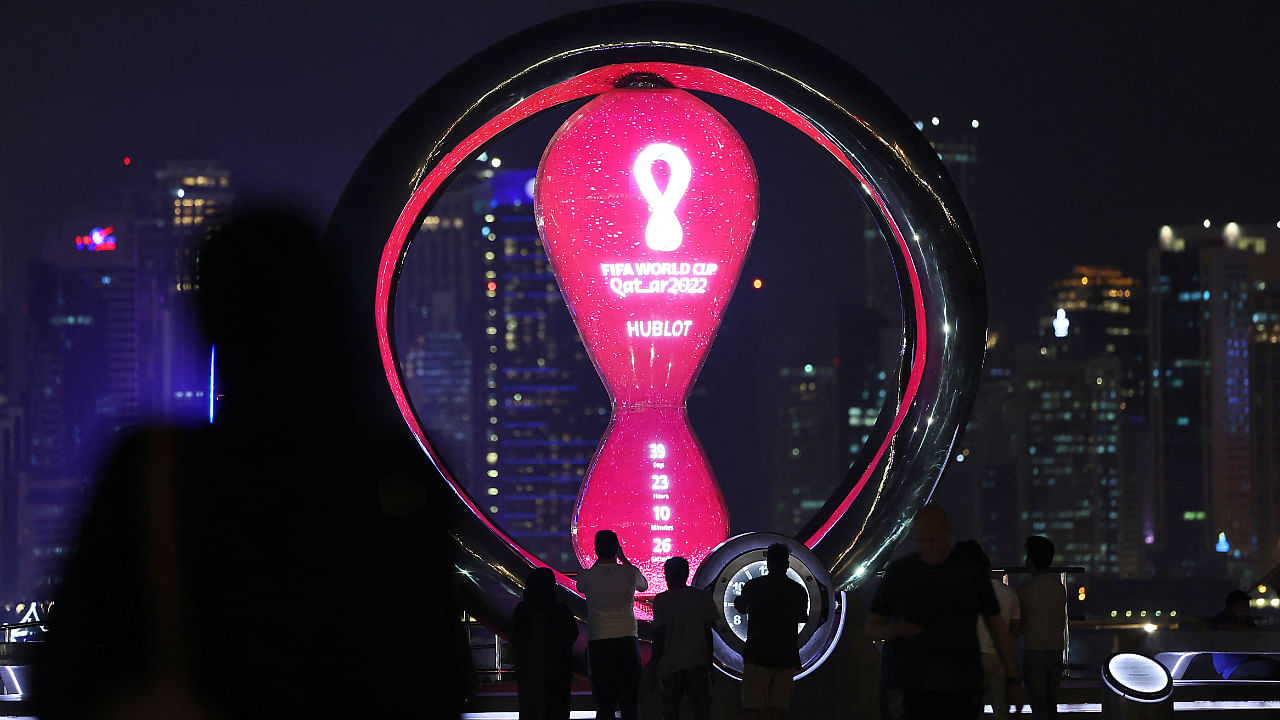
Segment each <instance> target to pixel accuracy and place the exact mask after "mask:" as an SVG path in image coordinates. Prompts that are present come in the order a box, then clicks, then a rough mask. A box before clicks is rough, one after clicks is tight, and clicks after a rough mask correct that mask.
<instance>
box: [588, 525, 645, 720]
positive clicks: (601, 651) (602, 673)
mask: <svg viewBox="0 0 1280 720" xmlns="http://www.w3.org/2000/svg"><path fill="white" fill-rule="evenodd" d="M595 550H596V562H595V564H594V565H592V566H591V567H590V568H588V569H586V570H583V571H582V572H581V573H579V574H578V592H580V593H582V596H583V597H585V598H586V599H587V668H588V671H589V672H590V674H591V694H592V695H593V696H595V700H596V717H597V718H612V717H613V712H614V709H615V708H620V709H621V710H622V720H637V718H638V717H639V701H640V645H639V641H638V640H637V635H638V633H637V630H636V613H635V597H636V592H637V591H640V592H644V591H645V590H648V589H649V581H648V580H645V577H644V574H643V573H641V572H640V571H639V570H638V569H637V568H636V566H635V565H632V564H631V561H630V560H628V559H627V556H626V555H625V554H624V553H623V552H622V547H621V544H620V543H619V542H618V535H617V533H615V532H613V531H612V530H601V531H599V532H597V533H596V537H595Z"/></svg>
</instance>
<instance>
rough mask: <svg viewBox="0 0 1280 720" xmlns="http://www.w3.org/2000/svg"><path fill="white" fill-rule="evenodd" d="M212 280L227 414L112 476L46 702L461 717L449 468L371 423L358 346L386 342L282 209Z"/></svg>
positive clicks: (147, 713)
mask: <svg viewBox="0 0 1280 720" xmlns="http://www.w3.org/2000/svg"><path fill="white" fill-rule="evenodd" d="M197 277H198V280H199V285H200V288H199V296H198V299H199V302H200V305H201V311H202V315H203V321H204V323H205V326H206V328H207V331H208V334H209V338H210V340H211V342H212V343H214V344H215V345H216V347H217V355H216V357H217V362H218V367H217V372H218V380H219V392H220V393H225V400H223V401H219V402H220V404H219V406H218V407H217V409H216V416H215V421H214V424H213V425H211V426H209V425H206V426H204V427H200V428H194V429H190V428H188V429H179V428H159V429H151V430H145V431H142V432H139V433H136V434H135V435H133V436H131V437H129V438H127V439H126V440H125V441H124V442H122V443H121V444H120V446H119V447H118V449H117V450H116V452H115V453H114V454H113V456H112V457H111V458H110V460H109V462H108V463H107V464H106V465H105V467H104V468H103V470H102V472H101V477H100V479H99V480H98V485H97V487H96V489H95V495H94V497H93V500H92V502H91V505H90V507H89V509H88V512H87V515H86V517H85V519H84V523H83V526H82V530H81V535H80V540H79V544H78V549H77V551H76V553H75V555H74V557H73V558H72V559H71V560H70V562H69V563H68V565H67V567H66V572H65V578H66V579H65V581H64V583H63V585H62V587H61V589H60V591H59V592H58V596H57V602H56V604H55V607H56V611H55V615H54V617H53V620H52V622H51V630H50V635H49V641H48V642H47V644H46V647H45V651H44V652H43V653H42V655H41V657H40V658H39V660H38V662H37V667H36V671H37V673H38V675H37V682H36V688H35V692H36V695H35V698H34V699H35V701H36V703H37V714H38V715H39V717H41V718H42V719H43V720H59V719H61V718H82V717H106V718H112V717H119V718H149V717H165V718H184V717H234V718H273V719H274V718H282V717H387V718H404V717H409V716H413V715H420V714H421V713H422V712H423V711H424V709H425V708H431V712H432V715H433V716H438V717H448V716H451V715H452V716H456V715H457V714H458V711H459V710H460V691H459V689H460V688H462V687H464V683H463V681H462V678H461V677H459V676H458V675H456V674H454V673H455V672H456V671H457V669H458V668H465V667H466V664H465V663H464V662H461V661H459V658H462V657H464V656H465V655H466V649H465V645H463V644H462V643H461V635H460V633H459V630H460V626H459V618H460V613H459V611H458V610H457V609H456V606H455V604H454V602H453V599H452V594H451V591H450V589H449V588H450V585H449V583H448V582H442V580H443V579H445V578H449V577H450V576H451V573H450V572H449V570H450V569H449V568H448V566H447V565H446V558H445V554H444V552H443V548H444V546H445V545H444V544H445V542H446V537H445V535H444V532H445V530H444V529H445V528H446V527H447V522H446V520H445V518H442V517H439V516H437V515H435V514H434V511H435V508H438V507H440V505H441V504H440V503H436V502H430V501H429V493H430V492H432V491H433V490H432V488H434V487H435V483H436V482H437V479H436V478H435V477H429V476H427V475H426V474H425V473H424V472H423V471H421V468H423V467H425V466H426V465H425V463H424V462H423V460H422V458H421V456H420V454H417V452H416V451H413V452H412V453H409V452H405V450H406V448H411V447H412V442H411V441H409V442H405V443H397V442H395V441H394V440H393V439H392V438H399V437H403V436H404V435H406V434H407V431H404V429H403V428H401V427H392V426H385V427H384V426H382V425H380V424H378V423H377V422H372V421H371V420H370V418H373V417H375V416H376V417H380V416H378V415H377V413H371V412H370V410H369V408H370V407H371V406H367V405H365V404H364V402H363V401H364V400H365V397H364V395H363V393H365V392H367V391H368V392H371V391H369V389H368V386H366V385H365V381H367V380H369V378H361V377H354V376H353V375H352V374H351V367H352V363H351V362H349V357H348V356H347V354H346V350H347V349H348V348H351V347H353V346H355V345H357V344H358V343H360V342H365V341H368V342H372V341H373V340H372V338H371V337H368V338H366V337H364V336H352V335H349V334H348V333H347V332H346V331H345V330H343V329H342V328H343V326H341V325H339V324H337V321H336V319H335V318H337V317H339V316H341V315H342V313H341V312H340V311H341V309H342V308H341V306H340V302H342V299H341V298H337V297H334V296H333V294H332V288H334V287H336V286H337V283H336V282H335V281H334V280H333V277H334V276H333V275H332V271H331V267H330V266H329V264H328V262H327V255H326V253H325V250H324V248H322V247H321V246H320V241H319V238H318V235H317V234H316V233H315V232H314V230H313V229H312V228H311V227H310V226H309V225H308V224H307V223H305V222H303V221H302V220H300V219H298V218H297V217H295V216H293V215H291V214H289V213H287V212H276V211H264V212H257V213H253V214H249V215H242V216H240V217H237V218H232V219H230V220H229V221H228V222H227V223H226V224H225V225H223V226H222V227H221V228H220V229H219V230H217V231H215V232H214V233H213V234H212V236H211V238H210V239H209V240H208V243H207V244H206V246H205V247H204V248H203V249H202V250H201V252H200V255H199V266H198V269H197ZM370 334H371V333H370ZM381 390H382V391H384V392H389V391H388V390H387V389H386V387H385V382H384V383H383V386H382V388H381ZM429 483H430V484H429ZM428 579H429V580H430V581H431V583H432V584H433V587H431V588H430V589H429V587H428V585H427V584H426V582H425V581H426V580H428ZM446 658H447V659H450V660H448V662H447V664H446V667H447V668H448V670H446V671H445V672H441V670H440V669H439V662H440V660H441V659H446Z"/></svg>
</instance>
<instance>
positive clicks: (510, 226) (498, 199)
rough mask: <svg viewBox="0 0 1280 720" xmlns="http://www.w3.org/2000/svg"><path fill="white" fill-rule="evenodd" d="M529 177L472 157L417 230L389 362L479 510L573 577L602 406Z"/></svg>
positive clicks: (604, 413) (604, 414) (605, 417)
mask: <svg viewBox="0 0 1280 720" xmlns="http://www.w3.org/2000/svg"><path fill="white" fill-rule="evenodd" d="M533 175H534V171H533V170H532V169H507V168H501V167H500V161H499V160H498V158H490V157H488V156H487V155H481V156H480V158H479V159H478V160H477V162H476V163H475V164H474V165H473V166H472V167H470V168H469V169H468V170H467V171H466V172H465V173H463V174H462V175H461V176H460V177H459V178H458V179H456V180H455V181H454V182H453V184H452V185H451V186H450V188H449V190H448V191H447V192H446V193H445V194H443V195H442V196H441V198H440V200H439V201H438V202H437V203H436V204H435V206H434V207H433V208H432V209H431V210H430V212H431V214H430V215H428V216H426V217H424V218H423V220H422V224H421V228H420V230H419V232H418V235H417V236H416V238H415V240H414V245H413V246H412V247H411V248H410V250H409V253H408V256H407V257H406V261H405V266H404V270H403V271H402V274H401V283H400V287H399V289H398V291H397V298H396V350H397V354H398V356H399V358H400V363H401V373H402V376H403V377H405V381H406V382H405V385H406V389H407V390H408V392H409V395H410V398H411V399H412V402H413V405H414V408H415V411H416V412H417V413H418V417H419V419H420V420H421V421H422V423H423V426H424V429H425V430H426V432H427V434H428V437H429V438H430V440H431V441H432V443H433V446H434V447H436V449H437V450H439V451H440V454H441V455H442V459H443V460H444V462H445V463H446V465H448V466H449V469H450V471H451V472H452V473H453V475H454V476H455V477H456V478H457V480H458V481H459V483H460V484H461V485H462V486H463V487H464V488H466V489H467V491H468V493H469V494H470V495H471V496H472V498H473V499H474V500H475V503H476V505H477V507H479V508H480V510H481V511H482V512H484V513H485V514H486V515H487V516H488V517H489V518H490V519H491V520H493V521H494V522H495V523H496V524H497V525H498V526H500V527H501V528H502V529H503V530H504V531H505V532H506V533H507V534H508V535H510V536H511V537H512V539H514V540H515V541H516V542H518V543H520V544H521V546H523V547H524V548H526V549H527V550H529V551H530V552H532V553H533V554H535V555H537V556H538V557H540V558H541V559H543V560H544V561H546V562H547V563H549V564H550V565H552V566H553V567H556V568H562V569H565V570H573V569H575V568H576V567H577V559H576V557H575V555H574V552H573V548H572V545H571V541H570V530H571V525H572V519H573V511H574V508H575V505H576V501H577V496H578V489H579V487H580V486H581V484H582V479H583V477H584V476H585V475H586V472H587V468H588V466H589V465H590V463H591V459H592V457H593V456H594V454H595V450H596V446H597V444H598V443H599V442H600V438H601V437H602V436H603V434H604V429H605V426H606V425H607V424H608V422H609V400H608V395H607V394H606V392H605V390H604V387H603V385H602V384H601V382H600V380H599V378H598V377H597V375H596V372H595V369H594V367H593V366H592V364H591V361H590V359H589V358H588V356H587V353H586V350H585V349H584V348H583V346H582V343H581V341H580V340H579V339H578V333H577V329H576V327H575V326H574V324H573V320H572V318H571V317H570V315H569V309H568V308H567V307H566V305H565V301H564V299H563V297H562V296H561V294H560V289H559V287H558V286H557V285H556V280H555V277H554V276H553V275H552V272H551V266H550V263H549V261H548V259H547V254H546V252H545V250H543V247H542V241H541V239H540V238H539V236H538V230H537V226H536V224H535V222H534V217H533V196H532V192H531V189H532V181H533Z"/></svg>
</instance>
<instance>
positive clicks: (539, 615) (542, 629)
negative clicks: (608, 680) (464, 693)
mask: <svg viewBox="0 0 1280 720" xmlns="http://www.w3.org/2000/svg"><path fill="white" fill-rule="evenodd" d="M555 593H556V578H555V573H553V572H551V568H545V567H540V568H537V569H535V570H534V571H533V572H532V573H530V575H529V580H528V582H527V583H525V586H524V601H523V602H521V603H520V604H519V605H516V609H515V613H514V614H513V617H512V622H511V626H512V632H513V635H512V638H511V641H512V643H513V644H514V645H515V651H516V678H517V681H518V687H517V693H516V694H517V699H518V700H519V707H520V717H521V718H528V720H567V718H568V717H569V697H570V686H571V685H572V683H573V643H574V641H575V640H577V639H578V623H577V621H576V620H574V618H573V613H571V612H570V611H569V608H567V607H565V606H564V604H563V603H561V602H560V601H558V600H556V594H555Z"/></svg>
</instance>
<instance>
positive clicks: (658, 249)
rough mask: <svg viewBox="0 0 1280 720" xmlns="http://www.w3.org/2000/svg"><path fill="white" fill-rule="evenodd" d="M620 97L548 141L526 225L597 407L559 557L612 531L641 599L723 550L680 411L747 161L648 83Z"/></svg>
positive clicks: (669, 91)
mask: <svg viewBox="0 0 1280 720" xmlns="http://www.w3.org/2000/svg"><path fill="white" fill-rule="evenodd" d="M632 80H633V84H636V83H635V82H634V79H632ZM625 84H626V83H625V82H623V83H619V85H620V87H618V88H617V89H614V90H611V91H608V92H605V93H603V94H601V95H600V96H598V97H596V98H595V99H594V100H592V101H591V102H589V103H587V104H586V105H584V106H583V107H582V108H581V109H580V110H578V112H576V113H575V114H574V115H573V116H572V117H571V118H569V120H567V121H566V122H565V123H564V125H562V126H561V127H560V129H559V130H558V131H557V132H556V134H555V136H554V137H553V138H552V139H551V142H550V144H549V145H548V146H547V149H546V151H545V153H544V154H543V157H542V162H541V164H540V165H539V167H538V175H537V180H536V182H535V186H534V188H535V189H534V212H535V215H536V217H537V222H538V229H539V232H540V233H541V235H542V239H543V244H544V246H545V247H546V251H547V255H548V256H549V258H550V260H551V267H552V270H553V272H554V273H555V276H556V280H557V282H558V283H559V285H560V290H561V292H562V293H563V294H564V297H565V300H566V302H567V304H568V306H569V310H570V312H571V313H572V315H573V319H574V322H575V323H576V324H577V327H578V332H579V334H580V335H581V337H582V341H583V344H584V345H585V346H586V349H587V352H588V353H589V354H590V356H591V360H592V362H593V363H595V367H596V370H597V371H598V372H599V374H600V377H601V380H602V381H603V382H604V385H605V387H606V389H607V390H608V392H609V397H610V400H611V402H612V404H613V415H612V417H611V419H610V422H609V427H608V429H607V430H606V431H605V436H604V438H603V440H602V441H601V443H600V446H599V447H598V449H597V450H596V455H595V458H594V459H593V460H592V463H591V466H590V469H589V470H588V471H587V474H586V477H585V478H584V480H583V483H582V488H581V490H580V491H579V493H578V502H577V507H576V509H575V511H574V519H573V525H572V533H573V546H574V550H575V552H576V553H577V556H578V560H579V561H580V562H581V563H582V564H583V566H584V567H588V566H590V565H591V564H592V563H593V562H595V559H596V558H595V552H594V548H593V539H594V536H595V533H596V531H597V530H601V529H611V530H614V531H615V532H617V533H618V536H619V539H620V540H621V541H622V547H623V550H624V552H626V553H627V556H628V558H629V559H630V560H631V561H632V562H634V563H635V564H636V566H637V567H638V568H640V570H641V572H643V573H644V575H645V577H646V578H648V580H649V594H654V593H657V592H661V591H662V590H664V589H665V584H666V583H665V579H664V578H663V574H662V564H663V562H665V561H666V560H667V559H668V558H670V557H672V556H675V555H680V556H683V557H685V558H687V559H688V560H689V563H690V565H691V566H692V567H693V568H694V569H696V567H697V565H698V563H699V562H701V560H702V559H703V558H704V557H706V555H707V554H708V553H709V552H710V551H711V550H712V549H713V548H715V547H716V545H718V544H719V543H721V542H722V541H724V539H725V538H726V537H727V536H728V527H729V519H728V512H727V510H726V508H725V503H724V497H723V495H722V494H721V492H720V488H719V486H718V485H717V484H716V480H715V477H714V475H713V474H712V472H711V468H710V466H709V464H708V462H707V459H706V457H705V456H704V454H703V451H702V448H701V447H700V445H699V444H698V440H697V438H696V437H695V436H694V434H693V432H692V430H691V429H690V427H689V421H688V415H687V412H686V409H685V401H686V398H687V397H688V394H689V390H690V387H691V386H692V385H693V381H694V379H695V378H696V377H697V374H698V371H699V370H700V369H701V367H702V363H703V361H704V360H705V359H706V356H707V352H708V350H709V349H710V346H711V342H712V340H713V339H714V338H715V334H716V329H717V328H718V327H719V324H720V319H721V316H722V314H723V312H724V308H725V305H726V304H727V303H728V301H729V297H730V295H732V294H733V290H734V288H735V286H736V285H737V282H738V277H739V275H740V273H741V270H742V261H743V259H744V257H745V256H746V252H747V247H748V245H749V244H750V242H751V236H752V234H753V233H754V232H755V225H756V217H757V215H758V214H759V198H758V192H757V182H756V173H755V166H754V164H753V163H752V161H751V156H750V155H749V154H748V152H747V149H746V146H745V144H744V143H743V142H742V138H741V137H739V136H738V134H737V132H735V131H734V129H733V127H732V126H731V125H729V123H728V121H727V120H725V119H724V117H722V116H721V115H720V114H719V113H717V112H716V111H715V110H713V109H712V108H711V107H710V106H708V105H707V104H706V103H704V102H702V101H701V100H699V99H697V98H696V97H694V96H693V95H692V94H690V93H688V92H686V91H684V90H679V89H675V88H671V87H659V86H657V85H660V84H662V83H661V81H660V80H658V79H654V78H651V79H648V80H646V81H643V82H640V83H638V84H641V85H646V86H643V87H623V86H622V85H625Z"/></svg>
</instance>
